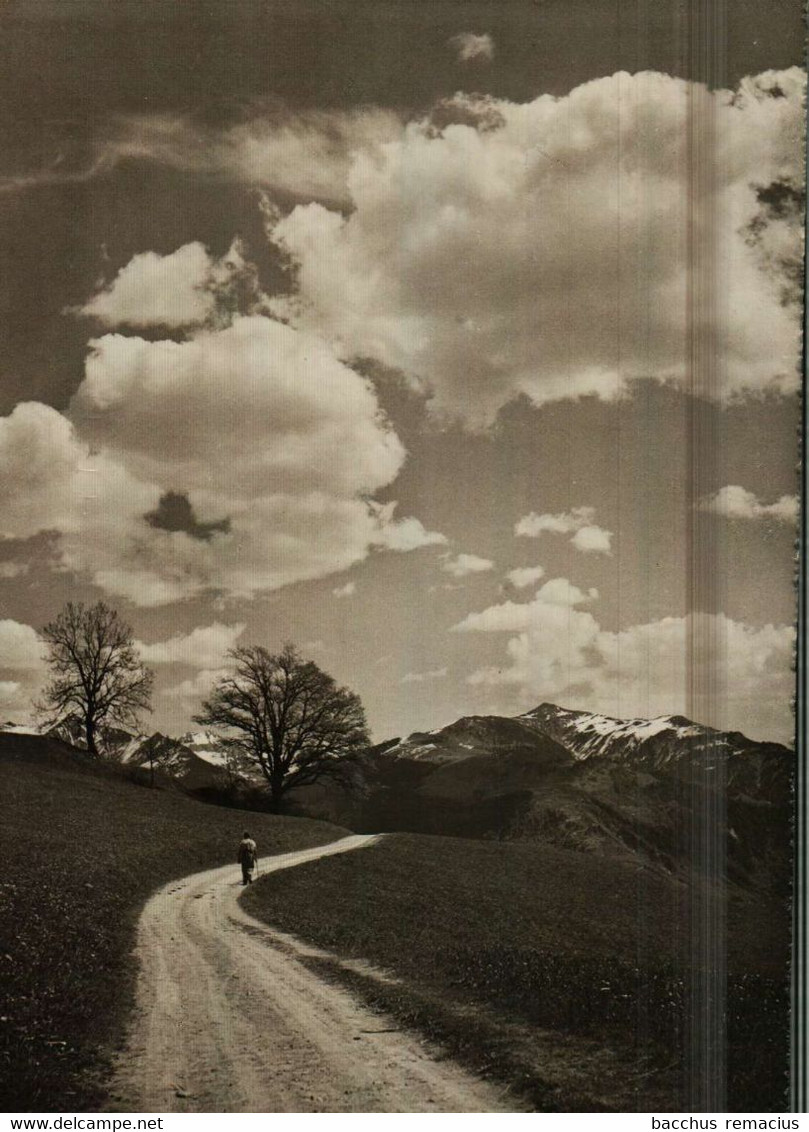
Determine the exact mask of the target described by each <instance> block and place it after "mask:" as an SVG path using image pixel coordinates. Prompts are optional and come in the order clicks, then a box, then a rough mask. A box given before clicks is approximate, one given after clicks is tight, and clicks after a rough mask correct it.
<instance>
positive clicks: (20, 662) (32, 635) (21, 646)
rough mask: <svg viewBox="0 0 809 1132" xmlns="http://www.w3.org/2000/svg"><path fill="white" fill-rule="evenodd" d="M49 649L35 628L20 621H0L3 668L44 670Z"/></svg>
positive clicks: (0, 648) (1, 661) (0, 649)
mask: <svg viewBox="0 0 809 1132" xmlns="http://www.w3.org/2000/svg"><path fill="white" fill-rule="evenodd" d="M46 652H47V650H46V648H45V646H44V645H43V643H42V641H40V639H39V636H38V635H37V632H36V630H35V629H32V628H31V626H30V625H24V624H22V623H21V622H20V621H12V620H10V619H8V618H7V619H5V620H3V621H0V665H1V666H2V668H3V669H13V670H25V671H29V672H42V671H44V668H45V663H44V657H45V654H46Z"/></svg>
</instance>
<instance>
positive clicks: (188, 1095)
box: [108, 836, 514, 1112]
mask: <svg viewBox="0 0 809 1132" xmlns="http://www.w3.org/2000/svg"><path fill="white" fill-rule="evenodd" d="M375 840H376V838H374V837H365V836H353V837H345V838H343V839H341V840H340V841H335V842H332V843H331V844H329V845H323V846H319V847H317V848H314V849H306V850H302V851H299V852H296V853H285V854H283V855H281V856H278V857H271V858H265V859H264V860H263V861H262V863H261V871H262V873H266V872H274V871H276V870H278V869H288V868H292V867H293V866H294V865H300V864H303V863H304V862H306V861H313V860H315V859H317V858H319V857H325V856H329V855H331V854H333V853H344V852H347V851H350V850H356V849H361V848H362V847H363V846H366V845H369V844H371V843H372V842H373V841H375ZM241 892H242V886H241V880H240V873H239V869H238V867H237V866H234V865H228V866H226V867H225V868H220V869H211V870H209V871H207V872H203V873H196V874H195V875H193V876H189V877H186V878H185V879H184V880H180V881H174V882H173V883H171V884H169V885H166V887H165V888H163V889H161V890H160V891H159V892H158V893H156V895H155V896H153V897H152V898H151V899H150V900H149V902H148V903H147V905H146V907H145V909H144V911H143V915H142V917H141V920H140V925H139V929H138V946H137V954H138V958H139V960H140V975H139V980H138V995H137V1009H136V1014H135V1018H134V1021H133V1023H132V1026H131V1031H130V1034H129V1038H128V1041H127V1045H126V1048H125V1050H124V1051H123V1053H122V1054H121V1055H119V1057H118V1059H117V1066H116V1071H115V1076H114V1079H113V1082H112V1085H111V1089H110V1103H109V1105H108V1108H114V1109H115V1110H116V1111H119V1112H505V1111H514V1110H513V1109H509V1108H508V1107H507V1106H506V1105H505V1104H504V1103H502V1102H501V1101H500V1099H499V1096H498V1092H497V1091H496V1090H495V1089H494V1088H492V1087H490V1086H488V1085H487V1084H485V1083H484V1082H482V1081H480V1080H478V1079H477V1078H475V1077H473V1076H471V1075H470V1074H468V1073H466V1072H465V1071H464V1070H462V1069H461V1068H459V1067H458V1066H456V1065H455V1064H453V1063H452V1062H450V1061H447V1060H442V1061H437V1060H434V1058H433V1057H431V1056H430V1052H429V1050H428V1049H427V1048H426V1047H425V1046H424V1045H423V1044H422V1043H421V1042H420V1041H419V1039H418V1037H417V1036H415V1035H412V1034H408V1033H405V1032H402V1031H400V1030H399V1028H398V1026H397V1024H396V1023H395V1022H393V1021H390V1020H386V1019H385V1018H384V1017H382V1016H380V1015H379V1014H375V1013H371V1012H370V1011H369V1010H368V1009H367V1008H366V1007H364V1006H362V1005H360V1004H358V1003H357V1002H356V1001H355V1000H354V999H353V998H352V997H351V996H350V995H349V994H348V992H347V991H345V990H343V989H341V988H338V987H335V986H333V985H330V984H328V983H325V982H323V981H322V980H321V979H319V978H317V976H316V975H314V974H313V973H312V972H311V971H309V970H307V968H306V967H305V966H304V965H303V964H302V963H300V962H299V960H298V959H297V958H296V957H295V954H294V952H293V951H292V950H291V949H290V947H289V942H288V937H284V936H281V935H280V934H278V933H276V932H274V931H273V930H272V929H270V928H268V927H267V925H266V924H262V923H260V922H259V921H258V920H254V919H253V918H252V917H251V916H248V915H247V913H246V912H245V911H243V909H242V908H241V905H240V904H239V903H238V901H237V898H238V896H239V894H240V893H241ZM304 950H305V949H304Z"/></svg>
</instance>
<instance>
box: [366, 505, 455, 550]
mask: <svg viewBox="0 0 809 1132" xmlns="http://www.w3.org/2000/svg"><path fill="white" fill-rule="evenodd" d="M371 506H372V508H373V510H374V512H375V514H376V516H377V518H378V520H379V524H380V528H379V535H378V537H377V539H376V545H377V546H380V547H385V548H387V549H388V550H402V551H407V550H419V549H420V548H421V547H423V546H444V545H446V542H447V538H446V535H442V534H441V533H440V532H439V531H428V530H426V529H425V527H424V525H423V524H422V523H421V522H420V521H419V520H418V519H414V518H413V517H412V516H410V517H409V518H406V519H394V518H393V513H394V511H395V509H396V507H397V506H398V505H397V504H396V503H385V504H372V505H371Z"/></svg>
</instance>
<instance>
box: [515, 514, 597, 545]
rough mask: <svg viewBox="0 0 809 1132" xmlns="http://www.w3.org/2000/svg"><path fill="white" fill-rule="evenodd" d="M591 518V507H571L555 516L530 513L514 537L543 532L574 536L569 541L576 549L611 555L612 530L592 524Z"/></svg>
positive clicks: (523, 519)
mask: <svg viewBox="0 0 809 1132" xmlns="http://www.w3.org/2000/svg"><path fill="white" fill-rule="evenodd" d="M594 517H595V508H594V507H574V508H573V509H572V511H562V512H560V513H559V514H558V515H549V514H548V515H537V514H536V513H535V512H534V511H532V512H531V514H530V515H523V517H522V518H521V519H519V520H518V521H517V523H516V525H515V527H514V534H515V535H523V536H525V537H526V538H538V537H539V536H540V535H541V534H543V533H544V532H545V531H551V532H552V533H554V534H561V535H567V534H571V533H573V537H572V538H571V540H570V541H571V542H572V543H573V545H574V546H575V547H576V549H577V550H581V551H584V552H585V553H599V554H610V553H611V550H610V542H611V539H612V531H605V530H604V528H603V527H599V526H596V524H595V523H593V521H592V520H593V518H594ZM574 532H575V533H574Z"/></svg>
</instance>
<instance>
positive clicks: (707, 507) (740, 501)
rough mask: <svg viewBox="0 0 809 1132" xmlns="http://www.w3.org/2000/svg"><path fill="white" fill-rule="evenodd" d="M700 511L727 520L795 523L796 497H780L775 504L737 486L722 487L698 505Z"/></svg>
mask: <svg viewBox="0 0 809 1132" xmlns="http://www.w3.org/2000/svg"><path fill="white" fill-rule="evenodd" d="M700 510H701V511H712V512H713V513H714V514H715V515H724V516H725V517H726V518H728V519H775V520H776V521H777V522H779V523H797V521H798V497H797V496H796V495H782V496H781V498H780V499H777V500H776V501H775V503H762V502H761V500H760V499H759V498H758V497H757V496H756V495H754V494H753V492H752V491H747V489H746V488H743V487H740V486H739V485H738V484H729V485H728V486H727V487H722V488H720V489H719V491H717V492H716V493H715V494H714V495H711V496H710V497H709V498H708V499H704V500H703V501H702V503H700Z"/></svg>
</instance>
